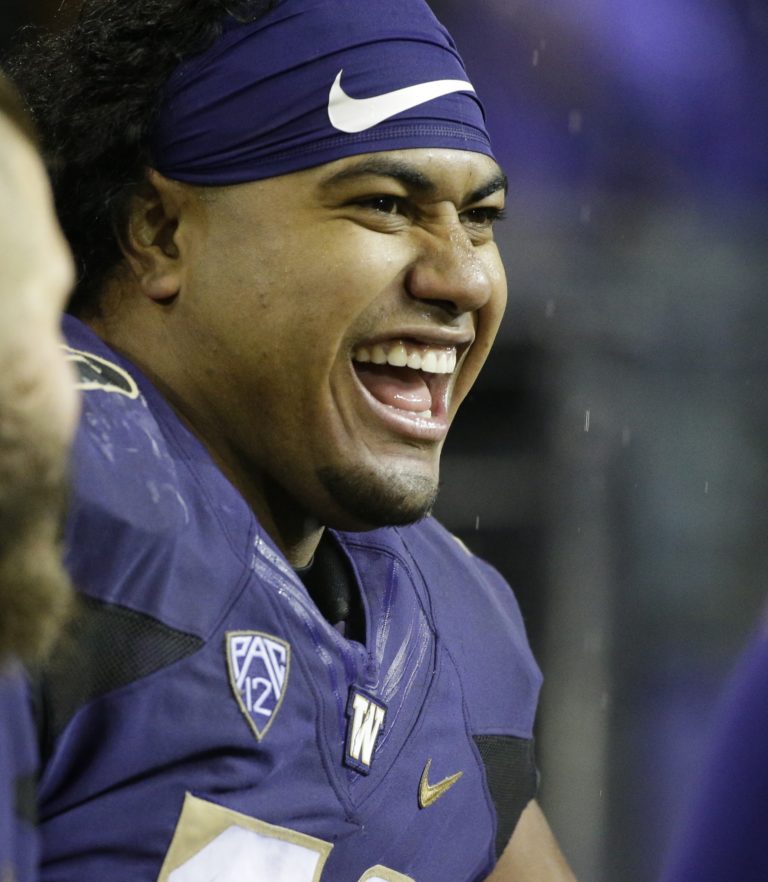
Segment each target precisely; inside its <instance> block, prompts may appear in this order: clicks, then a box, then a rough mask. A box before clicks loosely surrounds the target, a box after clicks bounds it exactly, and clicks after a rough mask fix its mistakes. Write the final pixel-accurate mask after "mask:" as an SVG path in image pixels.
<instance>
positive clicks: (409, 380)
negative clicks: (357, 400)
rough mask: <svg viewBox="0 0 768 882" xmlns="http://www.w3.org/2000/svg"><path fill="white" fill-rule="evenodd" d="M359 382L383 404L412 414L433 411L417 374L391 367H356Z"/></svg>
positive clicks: (421, 378) (428, 394)
mask: <svg viewBox="0 0 768 882" xmlns="http://www.w3.org/2000/svg"><path fill="white" fill-rule="evenodd" d="M355 369H356V371H357V375H358V377H360V382H361V383H362V384H363V386H365V388H366V389H367V390H368V391H369V392H370V393H371V395H373V397H374V398H375V399H376V400H377V401H380V402H381V403H382V404H387V405H389V406H390V407H397V408H399V409H400V410H407V411H411V412H413V413H422V412H423V411H425V410H430V409H431V408H432V393H431V392H430V391H429V386H428V385H427V383H426V382H425V380H424V378H423V377H422V375H421V373H420V372H419V371H414V370H411V369H410V368H397V367H392V366H391V365H387V364H382V365H373V364H356V365H355Z"/></svg>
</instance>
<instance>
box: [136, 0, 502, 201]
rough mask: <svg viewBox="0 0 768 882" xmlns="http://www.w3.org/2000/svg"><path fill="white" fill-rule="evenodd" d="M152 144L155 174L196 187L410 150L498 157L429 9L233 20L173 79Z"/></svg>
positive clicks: (289, 11) (280, 10) (298, 1)
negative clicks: (445, 149) (445, 150)
mask: <svg viewBox="0 0 768 882" xmlns="http://www.w3.org/2000/svg"><path fill="white" fill-rule="evenodd" d="M151 143H152V155H153V160H154V165H155V168H157V170H158V171H160V172H161V173H162V174H164V175H165V176H166V177H169V178H173V179H175V180H179V181H185V182H187V183H190V184H199V185H222V184H236V183H242V182H244V181H255V180H260V179H262V178H271V177H275V176H277V175H283V174H287V173H289V172H294V171H299V170H300V169H305V168H310V167H312V166H316V165H321V164H323V163H326V162H331V161H333V160H336V159H340V158H342V157H344V156H352V155H355V154H359V153H371V152H377V151H381V150H401V149H405V148H409V147H450V148H454V149H459V150H471V151H474V152H476V153H484V154H485V155H487V156H491V157H492V156H493V153H492V151H491V144H490V139H489V137H488V133H487V131H486V128H485V115H484V112H483V108H482V105H481V104H480V101H479V99H478V98H477V96H476V95H475V92H474V89H473V88H472V85H471V83H469V81H468V78H467V74H466V71H465V70H464V65H463V63H462V61H461V58H460V57H459V55H458V52H457V51H456V47H455V45H454V43H453V41H452V39H451V37H450V36H449V35H448V33H447V32H446V30H445V29H444V28H443V26H442V25H441V24H440V23H439V22H438V21H437V19H436V18H435V17H434V15H433V14H432V11H431V10H430V9H429V7H428V6H427V4H426V3H425V2H423V0H377V2H364V0H284V2H282V3H281V4H280V5H278V6H277V7H276V8H275V9H273V10H271V11H270V12H268V13H267V14H266V15H265V16H263V17H262V18H260V19H258V20H257V21H255V22H252V23H249V24H240V23H237V22H234V20H233V21H232V22H231V24H228V25H227V26H226V27H225V30H224V33H223V34H222V36H221V38H220V39H219V40H218V41H217V42H216V43H215V44H214V45H213V46H212V47H211V48H210V49H209V50H208V51H206V52H204V53H203V54H201V55H198V56H196V57H194V58H191V59H189V60H187V61H185V62H183V63H182V64H181V66H180V67H179V68H177V69H176V71H175V72H174V73H173V75H172V76H171V78H170V79H169V81H168V83H167V84H166V87H165V90H164V94H163V100H162V105H161V110H160V114H159V117H158V122H157V124H156V126H155V130H154V132H153V136H152V142H151Z"/></svg>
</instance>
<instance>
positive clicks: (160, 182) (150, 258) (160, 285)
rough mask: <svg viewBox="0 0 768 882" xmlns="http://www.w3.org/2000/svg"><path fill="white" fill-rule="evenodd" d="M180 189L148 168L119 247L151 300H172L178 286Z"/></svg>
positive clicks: (180, 186) (181, 201) (134, 198)
mask: <svg viewBox="0 0 768 882" xmlns="http://www.w3.org/2000/svg"><path fill="white" fill-rule="evenodd" d="M184 201H185V200H184V191H183V186H182V185H181V184H178V183H177V182H176V181H171V180H169V179H168V178H165V177H163V175H161V174H160V173H159V172H156V171H154V170H153V169H150V170H149V171H148V172H147V177H146V180H145V181H144V183H143V184H142V185H141V186H140V187H139V189H138V190H137V191H136V193H135V194H134V195H133V196H132V198H131V201H130V203H129V206H128V217H127V219H126V224H125V226H124V228H123V234H122V235H121V237H120V247H121V249H122V251H123V254H124V255H125V259H126V262H127V263H128V266H129V267H130V268H131V271H132V272H133V275H134V276H135V278H136V280H137V281H138V283H139V285H140V287H141V290H142V291H143V292H144V294H145V295H146V296H147V297H149V298H150V299H151V300H156V301H158V302H162V301H168V300H172V299H173V298H174V297H176V295H177V294H178V293H179V289H180V287H181V271H182V266H181V260H180V252H179V247H178V242H177V230H178V226H179V217H180V213H181V208H182V205H183V203H184Z"/></svg>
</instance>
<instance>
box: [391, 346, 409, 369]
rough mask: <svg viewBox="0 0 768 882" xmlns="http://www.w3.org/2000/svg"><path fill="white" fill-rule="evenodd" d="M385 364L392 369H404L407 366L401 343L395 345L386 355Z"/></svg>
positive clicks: (405, 353) (406, 356)
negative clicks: (389, 365)
mask: <svg viewBox="0 0 768 882" xmlns="http://www.w3.org/2000/svg"><path fill="white" fill-rule="evenodd" d="M387 364H391V365H392V367H405V366H406V364H408V353H407V352H406V351H405V346H403V344H402V343H395V345H394V346H392V347H391V349H390V350H389V352H388V353H387Z"/></svg>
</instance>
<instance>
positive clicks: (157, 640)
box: [40, 320, 541, 882]
mask: <svg viewBox="0 0 768 882" xmlns="http://www.w3.org/2000/svg"><path fill="white" fill-rule="evenodd" d="M66 328H67V333H68V338H69V342H70V345H71V347H72V357H73V359H74V360H75V361H76V362H77V363H78V367H79V369H80V377H81V387H82V388H83V390H84V410H83V417H82V421H81V426H80V430H79V434H78V437H77V439H76V445H75V456H74V482H75V491H74V495H73V500H72V508H71V517H70V520H69V525H68V565H69V567H70V570H71V573H72V575H73V577H74V580H75V583H76V584H77V586H78V587H79V589H80V590H81V592H82V597H83V601H82V611H81V613H80V615H79V617H78V619H77V622H76V628H75V631H76V633H75V635H74V639H71V640H70V641H69V644H70V645H69V648H66V647H64V648H62V649H61V651H59V652H57V653H56V654H55V656H54V658H53V660H52V662H51V665H50V669H49V670H48V672H47V674H46V678H45V682H44V684H43V687H44V688H43V689H42V690H41V694H42V695H43V696H44V700H43V703H42V704H43V717H44V723H43V733H44V739H43V746H44V751H45V766H44V771H43V775H42V779H41V782H40V802H41V807H40V813H41V821H40V829H41V832H42V836H43V869H42V879H43V880H44V882H71V880H72V879H77V880H78V882H103V880H105V879H113V880H117V882H122V880H128V879H131V880H134V879H136V880H138V879H142V880H143V879H146V880H150V879H160V880H169V882H202V880H212V879H214V878H215V879H217V880H221V882H226V880H231V882H235V880H242V879H244V878H251V879H265V880H267V879H268V880H270V882H288V880H290V882H304V880H306V882H310V880H314V882H316V880H323V882H361V880H370V882H374V880H380V882H392V880H396V882H404V880H405V882H407V880H415V882H446V880H455V882H473V880H478V879H482V878H484V877H485V876H486V875H487V873H488V872H489V871H490V869H491V868H492V867H493V865H494V863H495V861H496V858H497V856H498V854H499V853H500V850H501V848H502V847H503V844H504V843H505V842H506V841H507V839H508V837H509V835H510V833H511V831H512V829H513V827H514V824H515V823H516V821H517V818H518V817H519V815H520V812H521V811H522V809H523V808H524V806H525V804H526V803H527V802H528V800H530V799H531V798H532V796H533V795H534V792H535V787H536V771H535V766H534V763H533V753H532V726H533V719H534V713H535V708H536V703H537V697H538V691H539V686H540V680H541V676H540V673H539V670H538V668H537V666H536V664H535V662H534V660H533V658H532V656H531V652H530V649H529V647H528V643H527V640H526V636H525V632H524V628H523V624H522V621H521V617H520V612H519V610H518V607H517V604H516V602H515V599H514V596H513V594H512V592H511V590H510V589H509V586H508V585H507V584H506V583H505V582H504V581H503V579H501V577H500V576H499V575H498V574H497V573H496V572H495V571H494V570H493V569H492V568H491V567H489V566H488V565H486V564H484V563H482V562H480V561H478V560H477V559H476V558H474V557H473V556H472V555H471V554H470V553H469V552H468V551H466V550H465V549H464V547H463V546H461V545H460V544H459V543H458V542H457V541H456V540H455V539H454V538H453V537H452V536H451V535H450V534H449V533H447V532H446V531H445V530H444V529H443V528H442V527H440V526H439V525H438V524H437V523H436V522H435V521H434V520H433V519H427V520H425V521H424V522H422V523H420V524H418V525H414V526H411V527H406V528H401V529H383V530H376V531H373V532H370V533H356V534H344V533H332V534H331V536H332V540H333V541H334V542H335V543H337V545H338V547H339V548H340V550H341V552H342V554H343V555H344V559H345V560H346V561H347V562H348V564H349V568H350V571H351V573H352V574H353V578H354V581H355V582H356V584H357V586H358V588H359V591H360V592H361V595H362V601H363V605H364V610H365V620H366V635H365V641H364V643H361V642H356V641H354V640H351V639H346V638H345V637H344V636H342V634H341V633H339V631H338V630H337V629H335V628H334V627H332V626H331V625H330V624H329V623H328V622H327V621H326V620H325V619H324V618H323V617H322V615H321V614H320V613H319V611H318V609H317V607H316V605H315V604H314V603H313V601H312V600H311V598H310V596H309V594H308V593H307V590H306V588H305V587H304V585H303V583H302V582H301V581H300V580H299V578H298V577H297V575H296V573H295V572H294V571H293V570H292V569H291V567H290V566H289V565H288V563H287V561H286V560H285V558H284V557H283V556H282V555H281V554H280V553H279V552H278V550H277V549H276V547H275V546H274V544H273V543H272V541H271V540H270V539H269V537H268V536H267V535H266V534H265V532H264V531H263V530H262V528H261V526H260V525H259V523H258V522H257V521H256V519H255V518H254V516H253V513H252V512H251V511H250V509H249V508H248V507H247V505H246V504H245V502H244V501H243V499H242V497H241V496H240V495H239V494H238V493H237V492H236V490H235V489H234V488H233V487H232V485H231V484H230V483H229V482H228V481H227V480H226V479H225V478H224V476H223V475H222V473H221V472H220V471H219V470H218V468H217V467H216V466H215V465H214V463H213V462H212V460H211V458H210V457H209V455H208V454H207V452H206V451H205V450H204V448H203V447H202V446H201V444H200V443H199V442H198V441H197V440H196V439H195V438H194V437H193V436H192V435H191V434H190V433H189V432H188V430H187V429H186V428H185V427H184V426H183V425H182V423H181V422H180V421H179V420H178V419H177V418H176V416H175V414H174V413H173V412H172V411H171V409H170V408H169V406H168V405H167V404H166V402H165V401H164V400H163V399H162V398H161V397H160V396H159V395H158V393H157V392H156V391H155V390H154V389H153V387H152V386H151V385H150V384H148V383H147V382H146V380H145V379H144V378H142V377H141V376H140V375H139V373H138V372H137V371H136V370H135V369H134V368H133V367H132V366H131V365H129V364H128V363H126V362H125V361H123V360H121V359H120V357H119V356H117V355H115V354H114V353H113V352H111V351H110V350H108V349H107V348H106V347H105V346H104V345H103V344H102V343H101V342H99V341H98V339H97V338H96V337H95V336H94V335H93V334H92V333H91V332H90V331H89V330H87V329H86V328H85V327H84V326H82V325H80V324H79V323H78V322H76V321H74V320H67V325H66Z"/></svg>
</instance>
